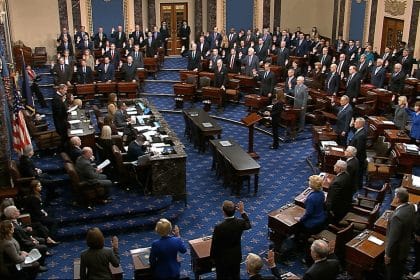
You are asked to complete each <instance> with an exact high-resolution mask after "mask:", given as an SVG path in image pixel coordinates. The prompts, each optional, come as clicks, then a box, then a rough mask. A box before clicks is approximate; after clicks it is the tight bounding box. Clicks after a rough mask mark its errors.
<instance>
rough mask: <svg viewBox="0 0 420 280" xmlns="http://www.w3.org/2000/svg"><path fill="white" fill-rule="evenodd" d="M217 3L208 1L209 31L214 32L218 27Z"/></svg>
mask: <svg viewBox="0 0 420 280" xmlns="http://www.w3.org/2000/svg"><path fill="white" fill-rule="evenodd" d="M216 15H217V2H216V0H207V29H208V30H209V31H213V28H214V27H215V26H216Z"/></svg>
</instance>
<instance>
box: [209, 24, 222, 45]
mask: <svg viewBox="0 0 420 280" xmlns="http://www.w3.org/2000/svg"><path fill="white" fill-rule="evenodd" d="M207 40H208V41H209V44H210V48H211V49H214V48H220V45H221V44H222V35H221V34H220V33H219V29H218V28H217V26H215V27H214V28H213V32H212V33H211V34H210V35H209V37H207Z"/></svg>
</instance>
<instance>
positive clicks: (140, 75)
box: [137, 68, 146, 89]
mask: <svg viewBox="0 0 420 280" xmlns="http://www.w3.org/2000/svg"><path fill="white" fill-rule="evenodd" d="M137 79H138V81H139V88H140V89H143V85H144V80H146V70H144V68H137Z"/></svg>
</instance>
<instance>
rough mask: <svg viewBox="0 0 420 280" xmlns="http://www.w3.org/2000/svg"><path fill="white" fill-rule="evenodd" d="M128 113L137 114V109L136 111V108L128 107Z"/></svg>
mask: <svg viewBox="0 0 420 280" xmlns="http://www.w3.org/2000/svg"><path fill="white" fill-rule="evenodd" d="M126 111H127V112H131V111H135V112H137V109H136V107H128V108H127V110H126Z"/></svg>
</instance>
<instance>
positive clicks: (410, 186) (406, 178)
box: [400, 174, 420, 195]
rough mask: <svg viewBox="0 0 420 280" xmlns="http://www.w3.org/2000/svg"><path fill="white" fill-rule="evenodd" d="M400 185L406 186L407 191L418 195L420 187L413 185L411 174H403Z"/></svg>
mask: <svg viewBox="0 0 420 280" xmlns="http://www.w3.org/2000/svg"><path fill="white" fill-rule="evenodd" d="M400 187H403V188H406V189H407V191H408V192H409V193H413V194H417V195H420V188H418V187H415V186H413V178H412V175H411V174H404V177H403V179H402V181H401V186H400Z"/></svg>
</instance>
